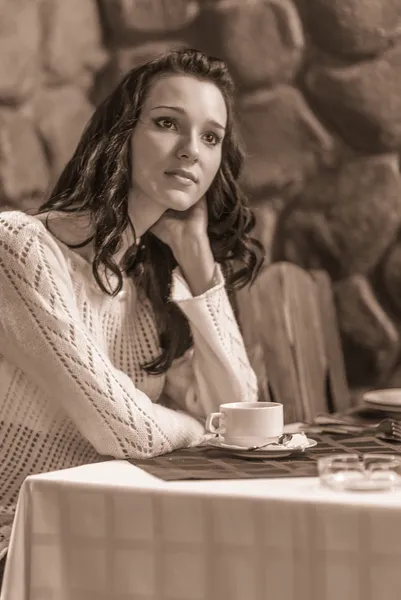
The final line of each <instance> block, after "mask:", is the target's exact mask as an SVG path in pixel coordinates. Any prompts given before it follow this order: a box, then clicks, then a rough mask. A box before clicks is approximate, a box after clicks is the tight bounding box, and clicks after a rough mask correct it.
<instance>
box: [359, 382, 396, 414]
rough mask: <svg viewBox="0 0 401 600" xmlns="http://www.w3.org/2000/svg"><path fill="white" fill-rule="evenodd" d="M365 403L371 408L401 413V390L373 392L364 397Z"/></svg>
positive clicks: (391, 389)
mask: <svg viewBox="0 0 401 600" xmlns="http://www.w3.org/2000/svg"><path fill="white" fill-rule="evenodd" d="M363 399H364V401H365V402H366V403H367V404H369V405H370V406H372V405H373V406H375V407H377V408H380V409H381V410H388V411H391V412H401V389H399V388H390V389H385V390H372V391H371V392H366V393H365V394H364V395H363Z"/></svg>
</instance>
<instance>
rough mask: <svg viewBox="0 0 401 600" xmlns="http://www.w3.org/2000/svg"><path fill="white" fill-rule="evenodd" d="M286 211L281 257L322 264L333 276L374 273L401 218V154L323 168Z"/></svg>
mask: <svg viewBox="0 0 401 600" xmlns="http://www.w3.org/2000/svg"><path fill="white" fill-rule="evenodd" d="M282 217H283V218H282V219H281V220H280V222H279V223H278V225H277V237H278V246H279V250H278V258H279V259H284V260H289V261H290V262H295V263H297V264H299V265H300V266H303V267H304V268H307V269H309V268H323V269H325V270H326V271H328V272H329V273H330V275H331V276H332V278H334V279H341V278H344V277H346V276H348V275H351V274H357V273H360V274H366V273H370V272H371V271H372V270H373V269H374V268H375V266H376V265H377V264H378V262H379V261H380V259H381V258H382V257H383V255H384V253H385V251H386V250H387V248H388V247H389V246H390V245H391V243H392V242H393V241H394V239H395V237H396V235H397V231H398V229H399V227H400V224H401V180H400V175H399V171H398V161H397V157H396V156H395V155H382V156H378V157H369V158H360V159H353V160H350V161H348V162H346V163H344V164H342V165H340V166H339V167H338V168H336V169H331V170H327V171H322V172H321V173H319V175H318V176H317V177H316V178H315V179H314V180H313V181H311V182H310V183H309V185H308V186H307V187H306V188H305V190H304V191H303V192H302V194H301V195H300V197H299V198H298V199H297V200H296V201H295V202H294V203H293V204H292V205H291V206H290V207H289V210H288V211H287V212H286V214H284V213H283V215H282Z"/></svg>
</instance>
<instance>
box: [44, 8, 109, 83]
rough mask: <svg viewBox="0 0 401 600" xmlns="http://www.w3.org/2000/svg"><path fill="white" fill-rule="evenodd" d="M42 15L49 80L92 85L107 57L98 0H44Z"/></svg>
mask: <svg viewBox="0 0 401 600" xmlns="http://www.w3.org/2000/svg"><path fill="white" fill-rule="evenodd" d="M42 15H43V45H42V47H43V56H42V61H43V66H44V69H45V77H46V82H47V83H50V84H51V85H54V84H60V83H70V82H71V83H74V85H79V86H81V87H83V88H85V89H86V88H89V87H90V86H91V84H92V81H93V75H94V73H96V72H97V71H99V70H100V69H102V68H103V67H104V66H105V64H106V63H107V60H108V53H107V52H106V50H105V48H104V46H103V43H102V30H101V24H100V16H99V12H98V9H97V4H96V0H68V2H65V0H43V9H42Z"/></svg>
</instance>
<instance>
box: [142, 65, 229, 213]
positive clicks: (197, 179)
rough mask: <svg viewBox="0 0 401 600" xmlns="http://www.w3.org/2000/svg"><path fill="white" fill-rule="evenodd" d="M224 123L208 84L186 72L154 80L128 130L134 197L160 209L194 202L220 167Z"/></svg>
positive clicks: (218, 97)
mask: <svg viewBox="0 0 401 600" xmlns="http://www.w3.org/2000/svg"><path fill="white" fill-rule="evenodd" d="M226 124H227V109H226V105H225V101H224V98H223V95H222V93H221V92H220V90H219V89H218V87H217V86H215V85H214V84H213V83H211V82H208V81H202V80H200V79H197V78H195V77H192V76H188V75H165V76H162V77H159V78H158V79H157V80H155V81H154V82H153V84H152V85H151V88H150V91H149V94H148V96H147V98H146V100H145V102H144V104H143V107H142V110H141V114H140V119H139V121H138V123H137V125H136V127H135V130H134V132H133V135H132V187H133V197H134V199H140V200H141V202H140V204H141V205H142V206H144V207H148V208H149V210H152V209H153V210H157V209H160V211H161V214H162V213H163V212H164V210H167V209H174V210H179V211H183V210H187V209H188V208H190V207H191V206H193V205H194V204H195V203H196V202H197V201H198V200H199V199H200V198H202V196H204V194H205V193H206V191H207V190H208V188H209V187H210V184H211V183H212V181H213V179H214V177H215V175H216V173H217V171H218V169H219V167H220V163H221V153H222V140H223V137H224V133H225V127H226ZM144 201H146V202H144Z"/></svg>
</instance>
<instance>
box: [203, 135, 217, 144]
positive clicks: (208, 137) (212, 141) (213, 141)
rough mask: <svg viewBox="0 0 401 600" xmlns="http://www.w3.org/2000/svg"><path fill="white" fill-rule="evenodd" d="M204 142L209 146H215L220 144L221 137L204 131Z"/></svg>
mask: <svg viewBox="0 0 401 600" xmlns="http://www.w3.org/2000/svg"><path fill="white" fill-rule="evenodd" d="M203 138H204V140H205V142H206V143H207V144H209V145H210V146H217V144H220V142H221V137H219V136H218V135H217V134H216V133H212V132H210V133H205V135H204V136H203Z"/></svg>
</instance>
